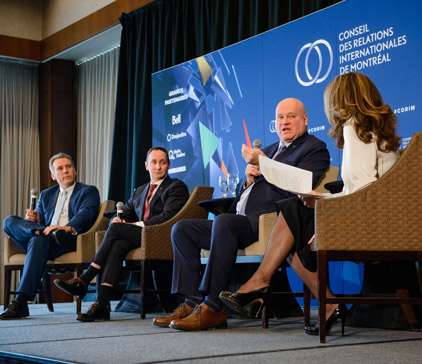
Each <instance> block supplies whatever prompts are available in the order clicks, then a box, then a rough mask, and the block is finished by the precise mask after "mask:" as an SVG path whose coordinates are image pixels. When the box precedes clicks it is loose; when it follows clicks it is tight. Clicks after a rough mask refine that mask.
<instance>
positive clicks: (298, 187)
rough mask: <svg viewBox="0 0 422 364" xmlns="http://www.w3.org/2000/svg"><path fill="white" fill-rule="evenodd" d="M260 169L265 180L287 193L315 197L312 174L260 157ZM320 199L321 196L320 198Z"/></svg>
mask: <svg viewBox="0 0 422 364" xmlns="http://www.w3.org/2000/svg"><path fill="white" fill-rule="evenodd" d="M259 167H260V170H261V173H262V174H263V175H264V177H265V179H266V180H267V181H268V182H270V183H272V184H273V185H275V186H277V187H278V188H281V189H283V190H285V191H288V192H291V193H295V194H297V195H303V196H305V197H306V196H313V197H317V196H315V195H313V194H310V192H311V191H312V172H311V171H307V170H305V169H301V168H297V167H293V166H290V165H288V164H285V163H280V162H277V161H275V160H273V159H270V158H266V157H263V156H261V155H260V156H259ZM318 197H320V196H318Z"/></svg>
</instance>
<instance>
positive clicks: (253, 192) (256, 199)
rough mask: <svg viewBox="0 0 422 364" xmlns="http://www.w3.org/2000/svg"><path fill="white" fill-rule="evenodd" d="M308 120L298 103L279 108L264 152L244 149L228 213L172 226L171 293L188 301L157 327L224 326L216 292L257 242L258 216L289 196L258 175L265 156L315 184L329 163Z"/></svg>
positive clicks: (157, 320)
mask: <svg viewBox="0 0 422 364" xmlns="http://www.w3.org/2000/svg"><path fill="white" fill-rule="evenodd" d="M307 124H308V119H307V115H306V110H305V107H304V105H303V104H302V102H301V101H299V100H297V99H293V98H289V99H285V100H283V101H281V102H280V103H279V104H278V105H277V109H276V126H277V134H278V136H279V137H280V140H279V142H276V143H274V144H272V145H270V146H268V147H266V148H264V149H263V150H262V151H261V150H259V149H252V148H248V147H247V146H246V145H243V146H242V155H243V157H244V159H245V160H246V161H247V163H248V165H247V167H246V171H245V174H246V179H245V181H242V184H243V186H242V190H241V192H240V194H239V195H238V196H237V198H236V199H235V201H234V203H233V204H232V206H231V208H230V210H229V211H228V213H226V214H221V215H218V216H217V217H216V218H215V220H214V221H210V220H184V221H180V222H178V223H177V224H175V226H174V227H173V230H172V242H173V250H174V265H173V283H172V293H179V294H183V295H184V296H185V297H186V299H185V302H184V303H182V304H181V305H180V306H179V307H178V308H177V309H176V310H175V311H174V312H173V313H172V314H171V315H170V316H167V317H157V318H155V319H154V321H153V323H154V324H155V325H157V326H169V325H170V327H173V328H175V329H179V330H202V329H207V328H213V327H226V326H227V322H226V315H225V312H224V310H223V309H222V306H221V302H220V300H219V297H218V296H219V293H220V292H221V291H223V290H225V289H226V287H227V285H228V283H229V278H230V274H231V270H232V267H233V264H234V262H235V260H236V255H237V250H238V249H244V248H246V247H247V246H249V245H251V244H252V243H254V242H255V241H257V240H258V225H259V216H260V215H261V214H264V213H269V212H274V211H276V205H275V201H278V200H281V199H285V198H288V197H291V196H292V195H291V194H290V193H288V192H286V191H284V190H281V189H279V188H277V187H276V186H274V185H272V184H270V183H268V182H267V181H266V180H265V178H264V177H263V176H261V175H260V173H259V158H258V156H259V155H260V154H261V155H264V156H267V157H269V158H273V159H275V160H277V161H279V162H283V163H286V164H290V165H293V166H296V167H299V168H302V169H306V170H309V171H312V172H313V185H315V184H316V182H317V181H318V179H319V178H320V176H321V175H322V173H323V172H324V171H325V170H326V169H327V168H328V166H329V164H330V156H329V153H328V150H327V148H326V145H325V143H324V142H322V141H321V140H319V139H317V138H315V137H314V136H312V135H309V134H308V133H307V131H306V129H307ZM201 249H209V250H210V256H209V260H208V264H207V266H206V269H205V272H204V275H203V277H202V279H201V276H200V250H201Z"/></svg>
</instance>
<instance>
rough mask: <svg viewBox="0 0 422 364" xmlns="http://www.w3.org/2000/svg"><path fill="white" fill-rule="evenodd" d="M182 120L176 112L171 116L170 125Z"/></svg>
mask: <svg viewBox="0 0 422 364" xmlns="http://www.w3.org/2000/svg"><path fill="white" fill-rule="evenodd" d="M181 122H182V116H181V115H180V114H177V116H175V115H173V116H172V117H171V125H176V124H180V123H181Z"/></svg>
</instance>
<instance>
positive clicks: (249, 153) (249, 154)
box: [242, 144, 265, 166]
mask: <svg viewBox="0 0 422 364" xmlns="http://www.w3.org/2000/svg"><path fill="white" fill-rule="evenodd" d="M260 155H263V156H265V154H264V152H263V151H262V150H261V149H253V148H249V147H248V146H247V145H246V144H242V157H243V159H244V160H245V161H246V163H249V164H254V165H257V166H259V158H258V157H259V156H260Z"/></svg>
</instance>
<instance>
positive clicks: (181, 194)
mask: <svg viewBox="0 0 422 364" xmlns="http://www.w3.org/2000/svg"><path fill="white" fill-rule="evenodd" d="M145 168H146V169H147V171H148V172H149V175H150V179H151V181H150V182H149V183H146V184H144V185H143V186H141V187H139V188H137V189H136V190H135V192H134V193H133V195H132V196H131V197H130V199H129V201H128V202H127V204H126V205H125V206H124V208H123V215H122V217H115V218H114V219H113V220H112V222H111V224H110V225H109V227H108V230H107V232H106V234H105V236H104V239H103V242H102V243H101V246H100V248H99V249H98V251H97V253H96V254H95V256H94V258H93V259H92V262H91V265H90V266H89V268H88V269H87V270H86V272H85V273H84V274H82V275H81V276H80V277H78V278H74V279H71V280H69V281H61V280H58V279H56V280H55V281H54V283H55V284H56V285H57V286H58V287H59V288H60V289H62V290H63V291H65V292H67V293H69V294H72V295H75V296H79V297H80V298H83V297H84V296H85V294H86V292H87V288H88V285H89V282H91V281H92V280H93V278H94V277H95V276H96V275H97V274H98V273H99V272H100V271H101V285H100V289H99V292H98V297H97V301H96V302H95V303H94V304H93V305H92V306H91V307H90V308H89V310H88V312H86V313H83V314H80V315H78V317H77V320H79V321H82V322H89V321H102V320H109V319H110V310H109V305H108V302H109V298H110V295H111V292H112V289H113V287H114V286H115V285H116V284H117V283H118V280H119V276H120V271H121V267H122V263H123V260H124V259H125V256H126V254H127V253H128V252H129V251H130V250H132V249H136V248H139V247H140V246H141V233H142V228H143V227H144V226H148V225H156V224H160V223H162V222H165V221H167V220H169V219H170V218H172V217H173V216H174V215H176V213H177V212H178V211H179V210H180V209H181V208H182V207H183V205H184V204H185V203H186V201H187V200H188V198H189V191H188V188H187V187H186V185H185V184H184V183H183V182H182V181H180V180H178V179H173V178H170V177H169V176H168V175H167V173H168V170H169V168H170V159H169V154H168V151H167V150H166V149H165V148H162V147H153V148H151V149H150V150H149V151H148V153H147V158H146V161H145Z"/></svg>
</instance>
